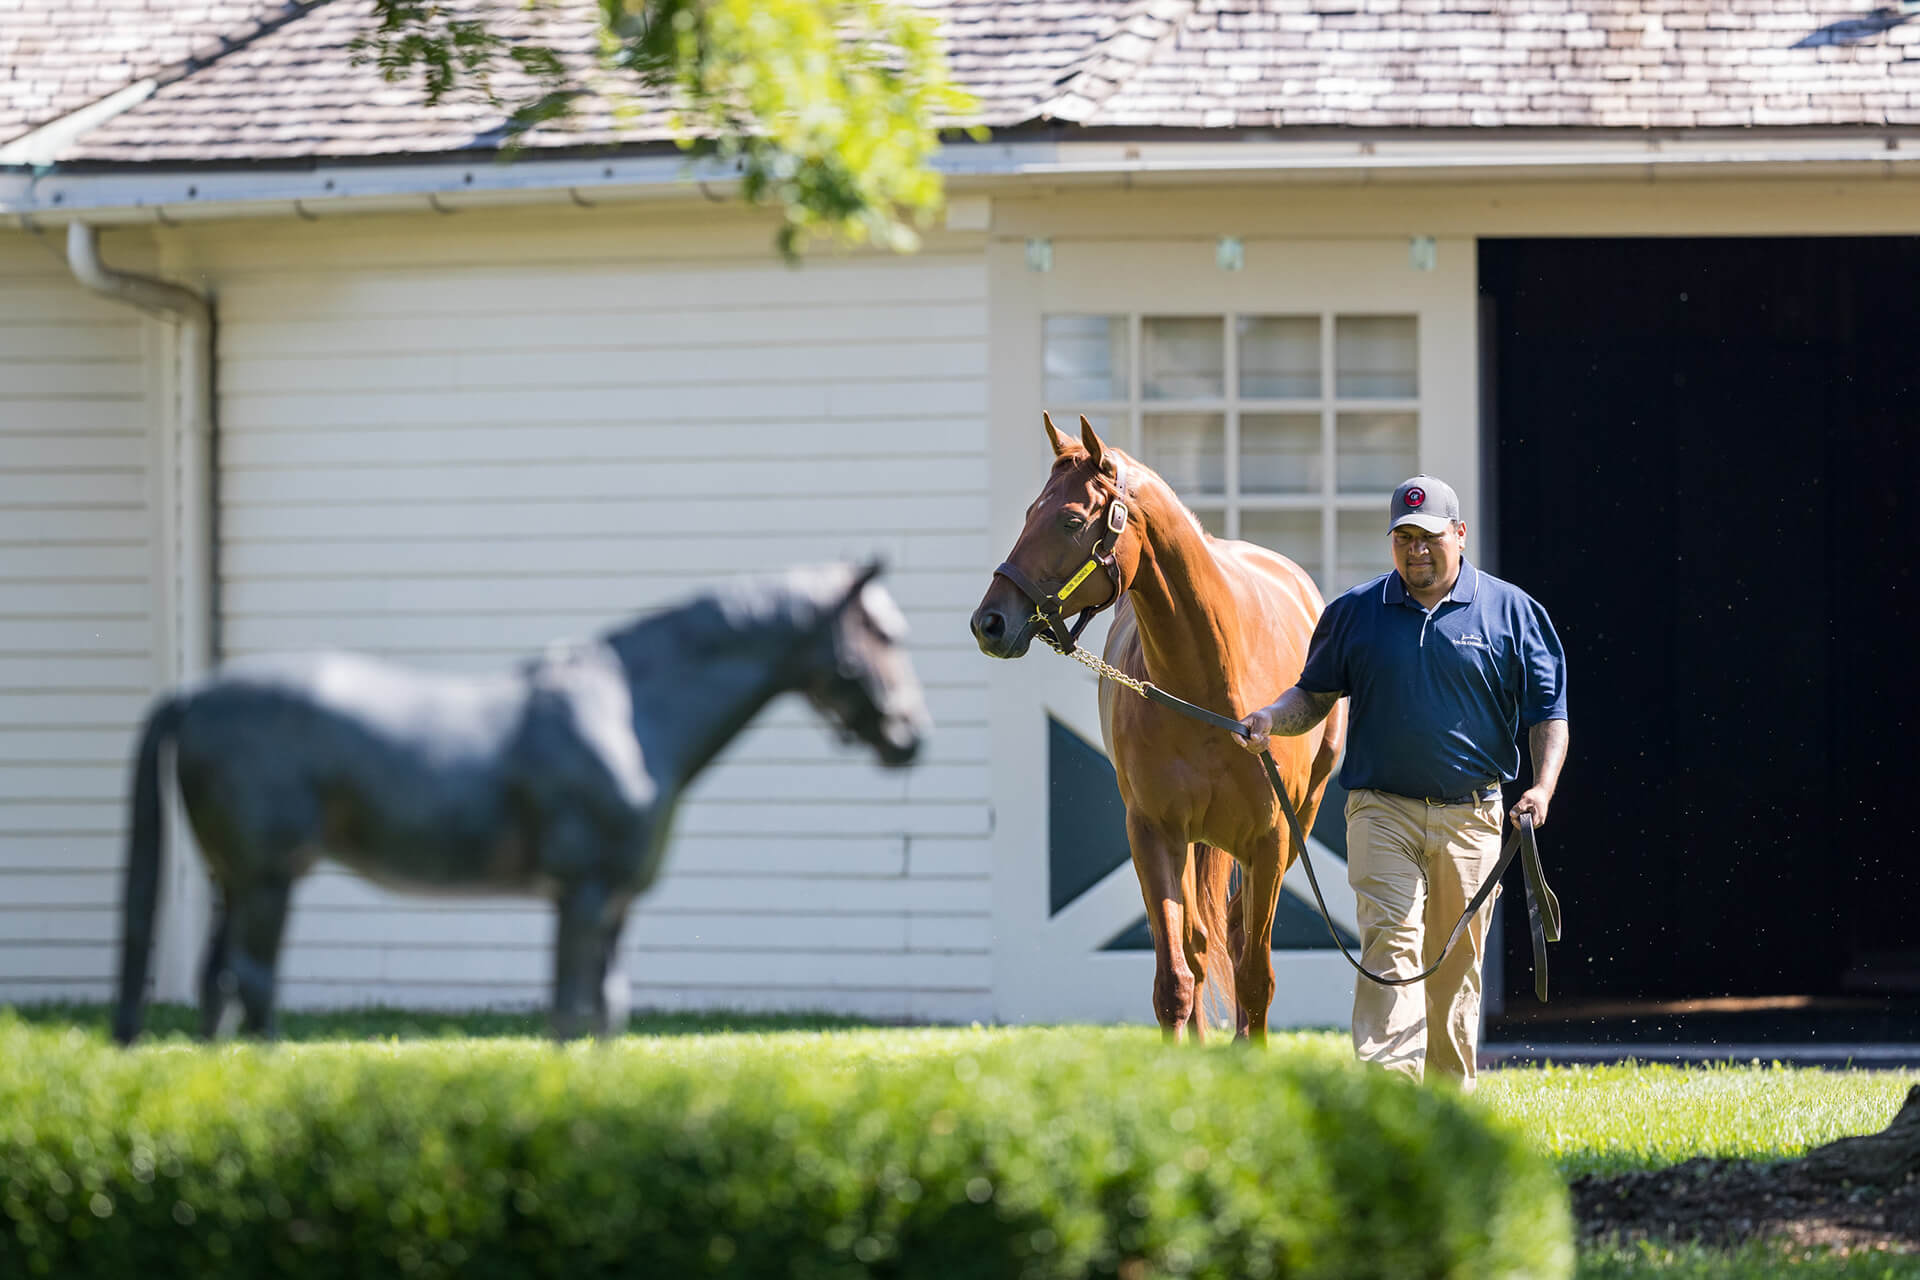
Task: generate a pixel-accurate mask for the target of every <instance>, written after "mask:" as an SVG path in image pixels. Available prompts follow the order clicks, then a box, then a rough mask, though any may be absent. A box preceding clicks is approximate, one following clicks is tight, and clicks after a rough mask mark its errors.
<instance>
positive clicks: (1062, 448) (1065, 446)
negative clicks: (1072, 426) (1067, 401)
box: [1040, 409, 1073, 458]
mask: <svg viewBox="0 0 1920 1280" xmlns="http://www.w3.org/2000/svg"><path fill="white" fill-rule="evenodd" d="M1040 421H1041V422H1042V423H1044V424H1045V425H1046V428H1047V443H1048V444H1050V445H1052V446H1053V456H1054V457H1056V458H1057V457H1059V456H1060V455H1061V454H1063V453H1065V452H1066V451H1067V450H1069V449H1071V448H1073V439H1072V437H1070V436H1068V435H1066V434H1065V433H1063V432H1062V431H1061V430H1060V428H1058V427H1056V426H1054V425H1053V415H1052V414H1050V413H1048V412H1047V411H1046V410H1045V409H1042V410H1041V411H1040Z"/></svg>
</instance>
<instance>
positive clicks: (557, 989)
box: [552, 879, 610, 1040]
mask: <svg viewBox="0 0 1920 1280" xmlns="http://www.w3.org/2000/svg"><path fill="white" fill-rule="evenodd" d="M609 905H610V901H609V895H608V893H607V887H606V885H605V884H603V883H601V882H600V881H599V880H597V879H594V880H581V881H577V882H575V883H573V884H569V885H565V886H563V887H562V888H561V890H560V899H559V903H558V906H559V908H560V910H559V919H558V921H557V924H556V927H555V931H554V940H553V1014H552V1021H553V1034H554V1036H555V1037H556V1038H558V1039H562V1040H567V1039H571V1038H573V1037H574V1036H579V1035H585V1034H586V1033H587V1032H588V1031H590V1030H592V1029H593V1028H594V1026H595V1025H596V1024H597V1023H598V1022H599V1020H600V1018H601V1016H602V1015H601V994H600V990H599V988H600V982H601V979H602V977H603V975H604V973H605V971H606V957H607V941H606V933H607V914H608V907H609Z"/></svg>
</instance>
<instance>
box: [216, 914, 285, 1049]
mask: <svg viewBox="0 0 1920 1280" xmlns="http://www.w3.org/2000/svg"><path fill="white" fill-rule="evenodd" d="M292 896H293V882H292V881H291V880H285V879H281V878H278V877H273V878H267V879H261V880H256V881H255V882H253V883H252V884H250V885H248V886H247V887H246V888H245V889H244V890H242V891H240V892H238V893H236V894H234V895H233V896H232V897H231V899H230V900H229V903H228V909H229V911H230V913H231V917H232V918H231V920H230V922H229V928H230V930H231V933H230V934H229V936H228V939H227V942H228V946H227V963H228V964H229V966H230V967H231V969H232V972H233V978H234V985H235V987H236V988H237V990H238V991H239V994H240V1006H241V1008H242V1009H244V1010H245V1011H246V1013H245V1017H244V1018H243V1019H242V1021H241V1024H240V1029H241V1030H242V1031H243V1032H245V1033H246V1034H248V1035H254V1036H267V1037H271V1036H272V1035H273V1034H274V1022H273V996H274V990H273V988H274V983H275V981H276V976H277V973H278V970H279V966H280V937H281V935H282V934H283V933H284V932H285V931H286V927H287V903H288V901H289V900H290V899H291V898H292Z"/></svg>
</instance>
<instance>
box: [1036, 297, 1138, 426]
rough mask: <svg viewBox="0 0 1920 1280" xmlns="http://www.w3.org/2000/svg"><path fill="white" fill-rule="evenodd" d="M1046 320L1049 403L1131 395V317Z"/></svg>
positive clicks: (1060, 317) (1072, 403) (1044, 356)
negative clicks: (1128, 387)
mask: <svg viewBox="0 0 1920 1280" xmlns="http://www.w3.org/2000/svg"><path fill="white" fill-rule="evenodd" d="M1044 324H1045V328H1044V346H1043V352H1042V359H1043V360H1044V362H1045V365H1046V371H1047V396H1046V398H1047V401H1048V403H1050V404H1070V405H1077V404H1080V403H1082V402H1084V401H1088V400H1125V399H1126V398H1127V318H1126V317H1125V316H1048V317H1047V318H1046V320H1045V322H1044Z"/></svg>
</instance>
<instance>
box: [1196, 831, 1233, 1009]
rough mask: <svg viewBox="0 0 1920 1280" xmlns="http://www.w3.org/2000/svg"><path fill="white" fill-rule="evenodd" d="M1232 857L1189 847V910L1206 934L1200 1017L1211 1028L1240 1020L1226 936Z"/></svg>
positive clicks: (1210, 849) (1211, 849) (1210, 848)
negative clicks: (1191, 893)
mask: <svg viewBox="0 0 1920 1280" xmlns="http://www.w3.org/2000/svg"><path fill="white" fill-rule="evenodd" d="M1232 880H1233V856H1232V855H1231V854H1228V853H1226V852H1224V851H1222V850H1219V849H1216V848H1214V847H1213V846H1212V845H1209V844H1196V845H1194V846H1193V882H1194V899H1195V901H1194V903H1193V909H1194V911H1195V912H1197V913H1198V914H1199V917H1200V923H1201V925H1202V926H1204V927H1205V929H1206V931H1207V950H1206V966H1207V982H1206V986H1204V987H1203V988H1201V991H1200V1011H1201V1016H1202V1017H1204V1018H1205V1019H1206V1020H1207V1021H1208V1022H1210V1023H1213V1024H1214V1025H1215V1026H1219V1025H1221V1024H1223V1023H1224V1024H1225V1025H1226V1026H1229V1027H1232V1026H1236V1025H1238V1023H1239V1020H1240V996H1239V989H1238V987H1237V986H1236V985H1235V983H1234V980H1233V961H1234V955H1233V945H1232V941H1231V939H1230V938H1229V937H1228V933H1227V897H1228V894H1229V892H1230V890H1231V887H1232Z"/></svg>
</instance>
